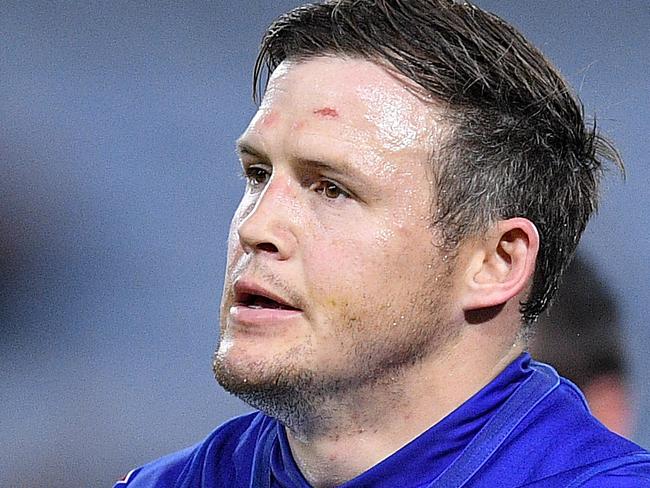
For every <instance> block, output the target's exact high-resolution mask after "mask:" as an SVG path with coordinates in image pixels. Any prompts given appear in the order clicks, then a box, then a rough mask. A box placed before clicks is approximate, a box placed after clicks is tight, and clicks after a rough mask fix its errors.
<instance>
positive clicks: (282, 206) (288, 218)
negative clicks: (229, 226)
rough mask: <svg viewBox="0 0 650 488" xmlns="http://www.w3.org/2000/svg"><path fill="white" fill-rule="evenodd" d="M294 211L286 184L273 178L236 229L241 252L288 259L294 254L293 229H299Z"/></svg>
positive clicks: (294, 235)
mask: <svg viewBox="0 0 650 488" xmlns="http://www.w3.org/2000/svg"><path fill="white" fill-rule="evenodd" d="M296 208H297V200H296V196H295V195H294V194H293V192H292V189H291V183H290V181H288V180H287V179H285V178H282V177H279V176H278V177H276V175H274V176H273V177H272V178H271V180H270V181H269V182H268V184H267V186H266V187H265V188H264V190H262V192H261V193H259V195H258V198H257V200H256V201H255V203H254V205H253V207H252V209H251V210H250V211H249V212H248V214H246V215H244V216H243V219H242V220H241V221H240V222H239V225H238V226H237V233H238V235H239V242H240V244H241V246H242V248H243V249H244V252H246V253H247V254H250V253H259V254H266V255H268V256H270V257H272V258H274V259H277V260H286V259H289V258H290V257H291V256H292V255H293V253H294V252H295V250H296V245H297V237H296V229H297V228H299V226H300V223H299V216H298V215H297V212H296Z"/></svg>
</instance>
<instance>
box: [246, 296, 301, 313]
mask: <svg viewBox="0 0 650 488" xmlns="http://www.w3.org/2000/svg"><path fill="white" fill-rule="evenodd" d="M237 303H238V304H239V305H241V306H244V307H248V308H252V309H262V308H270V309H275V310H299V309H297V308H295V307H292V306H291V305H289V304H287V303H284V302H281V301H278V300H274V299H273V298H270V297H267V296H264V295H259V294H256V293H238V294H237Z"/></svg>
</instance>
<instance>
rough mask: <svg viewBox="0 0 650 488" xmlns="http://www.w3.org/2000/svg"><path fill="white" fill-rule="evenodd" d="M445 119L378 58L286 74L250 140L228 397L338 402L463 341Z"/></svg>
mask: <svg viewBox="0 0 650 488" xmlns="http://www.w3.org/2000/svg"><path fill="white" fill-rule="evenodd" d="M434 115H435V112H434V108H432V106H431V104H426V103H424V102H423V101H422V100H421V99H420V98H418V97H417V96H415V95H414V94H413V93H412V92H411V91H409V89H408V88H407V87H406V86H405V84H404V83H403V82H401V81H399V80H398V79H397V78H396V77H394V76H391V75H390V74H389V73H388V72H386V71H385V70H384V69H382V68H380V67H379V66H377V65H375V64H373V63H370V62H368V61H362V60H350V59H347V60H344V59H340V58H314V59H311V60H307V61H304V62H299V63H293V62H284V63H283V64H282V65H280V66H279V67H278V68H277V69H276V70H275V72H274V74H273V76H272V78H271V80H270V83H269V86H268V89H267V92H266V95H265V97H264V100H263V102H262V104H261V106H260V109H259V111H258V113H257V114H256V116H255V117H254V118H253V120H252V121H251V123H250V125H249V126H248V128H247V129H246V131H245V132H244V134H243V136H242V137H241V139H240V141H239V150H240V154H241V162H242V166H243V169H244V173H245V174H246V175H247V187H246V191H245V194H244V196H243V198H242V201H241V203H240V205H239V208H238V210H237V212H236V213H235V216H234V218H233V221H232V226H231V231H230V238H229V252H228V266H227V272H226V278H225V285H224V291H223V299H222V304H221V337H220V342H219V345H218V350H217V353H216V355H215V373H216V376H217V378H218V380H219V381H220V383H221V384H222V385H223V386H224V387H225V388H226V389H227V390H229V391H232V392H233V393H235V394H240V395H241V396H242V397H244V398H245V399H246V400H247V401H249V402H251V403H253V404H255V402H256V400H255V395H256V392H260V391H267V392H268V391H271V390H273V388H276V387H277V388H284V389H285V390H287V391H289V390H290V391H292V392H293V394H296V392H298V391H299V392H302V393H303V394H304V395H305V396H307V397H308V396H309V395H311V396H312V397H313V396H314V395H316V396H317V395H319V394H323V393H325V394H335V393H336V392H338V391H343V390H346V389H349V388H354V387H355V386H360V385H363V384H369V383H372V382H376V381H379V380H381V379H382V378H390V377H394V376H395V375H396V374H397V373H398V372H400V371H403V370H404V369H405V368H408V367H410V366H412V365H413V364H417V363H418V361H420V360H422V359H423V358H429V357H431V356H432V355H435V353H436V351H439V349H440V347H441V345H443V344H444V343H446V342H447V341H448V340H449V338H450V337H451V336H452V335H453V334H454V332H455V327H454V326H453V324H454V322H456V320H457V319H458V317H459V316H460V315H462V312H460V311H459V310H457V309H455V308H454V306H453V300H452V299H451V298H450V296H451V295H452V294H453V280H452V278H451V277H450V276H449V274H448V273H449V270H450V269H451V267H450V266H449V264H448V263H445V262H444V261H445V258H444V256H442V255H441V254H440V253H441V251H440V249H439V248H438V247H436V246H435V244H434V243H435V241H436V236H435V233H434V232H433V231H432V230H431V228H430V222H431V217H430V215H431V200H432V198H431V180H430V175H429V174H428V173H429V171H428V169H427V168H428V165H429V163H428V161H429V160H430V158H431V155H432V153H433V151H434V143H435V141H436V140H437V138H438V136H439V128H438V127H437V126H436V124H435V122H434V119H433V116H434ZM262 403H263V402H262ZM256 406H258V407H259V408H262V406H263V405H262V406H260V405H256Z"/></svg>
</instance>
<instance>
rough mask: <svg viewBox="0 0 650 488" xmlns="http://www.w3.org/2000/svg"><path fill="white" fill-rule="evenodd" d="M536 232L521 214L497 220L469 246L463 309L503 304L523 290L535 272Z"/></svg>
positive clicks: (537, 243)
mask: <svg viewBox="0 0 650 488" xmlns="http://www.w3.org/2000/svg"><path fill="white" fill-rule="evenodd" d="M538 249H539V234H538V232H537V229H536V228H535V225H534V224H533V223H532V222H531V221H529V220H528V219H524V218H521V217H517V218H512V219H508V220H503V221H500V222H498V223H497V224H496V225H495V226H494V227H493V228H492V229H491V230H490V231H489V232H488V233H487V234H486V235H485V236H484V238H483V239H482V240H480V241H476V242H475V243H473V245H472V247H471V249H470V250H469V252H470V256H469V261H468V263H469V264H468V266H469V267H468V273H467V274H466V275H465V280H466V281H465V283H464V285H465V290H464V299H463V309H464V310H465V311H470V310H477V309H481V308H489V307H496V306H500V305H504V304H505V303H506V302H508V301H509V300H510V299H511V298H513V297H516V296H517V295H519V294H520V293H521V292H522V291H524V290H525V289H526V288H527V286H528V284H529V283H530V281H531V279H532V276H533V274H534V272H535V262H536V259H537V251H538Z"/></svg>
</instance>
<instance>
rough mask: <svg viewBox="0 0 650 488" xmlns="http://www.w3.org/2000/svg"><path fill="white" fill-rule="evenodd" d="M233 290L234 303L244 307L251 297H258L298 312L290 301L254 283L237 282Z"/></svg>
mask: <svg viewBox="0 0 650 488" xmlns="http://www.w3.org/2000/svg"><path fill="white" fill-rule="evenodd" d="M233 288H234V290H235V303H237V304H241V305H246V304H247V303H249V300H250V298H251V297H252V296H254V295H258V296H262V297H264V298H267V299H269V300H273V301H274V302H277V303H279V304H280V305H281V306H283V307H285V308H290V309H295V310H299V308H298V307H297V306H296V305H295V304H293V303H291V301H290V300H287V299H285V298H283V297H282V296H280V295H278V294H276V293H274V292H273V291H271V290H269V289H268V288H265V287H264V286H262V285H260V284H257V283H255V282H252V281H245V280H237V281H236V282H235V285H234V287H233Z"/></svg>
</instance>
